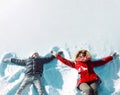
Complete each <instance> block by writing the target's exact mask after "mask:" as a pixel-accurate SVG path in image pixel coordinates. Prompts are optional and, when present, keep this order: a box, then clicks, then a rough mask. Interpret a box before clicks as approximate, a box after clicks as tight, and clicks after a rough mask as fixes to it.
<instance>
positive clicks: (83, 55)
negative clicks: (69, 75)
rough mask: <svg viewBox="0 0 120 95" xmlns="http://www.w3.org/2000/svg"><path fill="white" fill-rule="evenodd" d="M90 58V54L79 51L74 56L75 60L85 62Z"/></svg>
mask: <svg viewBox="0 0 120 95" xmlns="http://www.w3.org/2000/svg"><path fill="white" fill-rule="evenodd" d="M89 60H90V56H88V55H87V53H86V52H83V53H80V54H79V55H78V57H77V58H76V61H81V62H87V61H89Z"/></svg>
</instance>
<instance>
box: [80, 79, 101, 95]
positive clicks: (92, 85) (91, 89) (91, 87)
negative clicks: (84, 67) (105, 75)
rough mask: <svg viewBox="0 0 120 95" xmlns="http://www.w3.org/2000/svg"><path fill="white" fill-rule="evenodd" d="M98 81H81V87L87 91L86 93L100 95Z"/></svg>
mask: <svg viewBox="0 0 120 95" xmlns="http://www.w3.org/2000/svg"><path fill="white" fill-rule="evenodd" d="M98 85H99V84H98V81H93V82H88V83H81V84H80V86H79V89H80V90H82V91H83V93H85V94H84V95H98V91H97V86H98Z"/></svg>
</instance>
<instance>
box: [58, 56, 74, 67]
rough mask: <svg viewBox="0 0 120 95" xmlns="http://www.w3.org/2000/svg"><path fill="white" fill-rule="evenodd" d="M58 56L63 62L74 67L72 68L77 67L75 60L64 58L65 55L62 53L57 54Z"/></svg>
mask: <svg viewBox="0 0 120 95" xmlns="http://www.w3.org/2000/svg"><path fill="white" fill-rule="evenodd" d="M56 58H57V59H58V60H60V61H61V62H62V63H64V64H66V65H68V66H70V67H72V68H74V67H75V63H74V62H71V61H69V60H67V59H65V58H63V57H62V56H61V55H59V54H58V55H57V56H56Z"/></svg>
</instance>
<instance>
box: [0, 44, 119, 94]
mask: <svg viewBox="0 0 120 95" xmlns="http://www.w3.org/2000/svg"><path fill="white" fill-rule="evenodd" d="M83 47H84V48H85V49H87V50H89V51H90V52H91V54H92V56H93V59H99V58H102V57H105V56H107V55H110V54H111V53H112V52H113V51H111V49H109V48H105V47H104V48H103V50H99V51H98V50H97V48H96V47H93V48H90V47H89V45H83V46H75V47H72V46H68V47H67V46H66V47H64V48H60V49H59V50H62V51H63V52H64V54H63V56H64V57H65V58H67V59H69V60H73V57H74V54H75V52H76V51H77V50H79V49H82V48H83ZM56 48H58V47H54V48H53V49H56ZM98 49H100V48H98ZM56 50H57V49H56ZM10 57H13V58H16V57H17V56H16V54H15V53H12V52H8V53H5V54H3V56H2V57H1V62H0V95H14V93H15V92H16V90H17V89H18V88H19V85H20V83H21V81H22V79H23V78H24V71H25V67H22V66H18V65H15V64H13V63H3V62H2V60H3V59H4V58H10ZM95 71H96V73H97V74H98V75H99V76H100V78H101V79H102V83H101V84H100V86H99V95H120V87H119V84H120V59H119V56H117V57H116V58H115V59H114V60H113V61H111V62H109V63H108V64H106V65H104V66H101V67H98V68H95ZM77 78H78V74H77V71H76V70H75V69H72V68H70V67H68V66H66V65H64V64H62V63H61V62H60V61H58V60H57V59H55V60H53V61H52V62H50V63H49V64H46V65H45V66H44V73H43V84H44V87H45V91H46V93H47V94H48V95H82V94H81V93H82V92H80V91H79V90H78V89H77V88H76V82H77ZM25 91H26V93H24V94H23V95H37V91H36V89H34V87H33V85H31V86H30V87H29V88H27V89H26V90H25Z"/></svg>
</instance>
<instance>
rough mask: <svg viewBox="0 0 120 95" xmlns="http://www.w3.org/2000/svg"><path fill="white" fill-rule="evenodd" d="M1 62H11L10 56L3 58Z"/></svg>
mask: <svg viewBox="0 0 120 95" xmlns="http://www.w3.org/2000/svg"><path fill="white" fill-rule="evenodd" d="M3 62H4V63H7V62H11V58H5V59H3Z"/></svg>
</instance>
